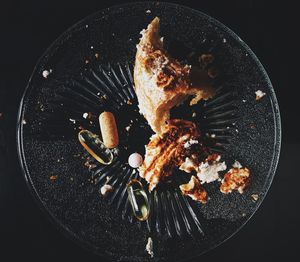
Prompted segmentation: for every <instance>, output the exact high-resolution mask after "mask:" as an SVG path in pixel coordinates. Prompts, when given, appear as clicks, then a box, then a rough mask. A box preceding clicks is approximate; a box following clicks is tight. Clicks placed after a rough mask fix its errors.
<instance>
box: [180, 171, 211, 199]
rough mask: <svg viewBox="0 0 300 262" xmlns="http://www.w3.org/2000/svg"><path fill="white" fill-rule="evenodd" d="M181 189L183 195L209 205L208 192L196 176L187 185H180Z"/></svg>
mask: <svg viewBox="0 0 300 262" xmlns="http://www.w3.org/2000/svg"><path fill="white" fill-rule="evenodd" d="M179 188H180V190H181V192H182V194H183V195H186V196H189V197H190V198H192V199H193V200H195V201H199V202H201V203H203V204H205V203H207V192H206V191H205V189H204V188H203V187H202V185H201V183H200V181H199V180H198V179H197V178H196V177H195V176H192V177H191V179H190V181H189V182H188V183H187V184H183V185H180V186H179Z"/></svg>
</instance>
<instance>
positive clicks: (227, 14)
mask: <svg viewBox="0 0 300 262" xmlns="http://www.w3.org/2000/svg"><path fill="white" fill-rule="evenodd" d="M177 2H179V1H177ZM197 2H198V3H196V1H195V2H189V1H184V4H185V5H188V6H190V7H193V8H195V9H198V10H201V11H203V12H205V13H207V14H209V15H211V16H213V17H214V18H216V19H218V20H220V21H221V22H223V23H224V24H225V25H227V26H228V27H230V28H231V29H233V31H235V32H236V33H237V34H238V35H239V36H240V37H241V38H242V39H243V40H244V41H245V42H246V43H247V44H248V45H249V46H250V47H251V48H252V50H253V51H254V52H255V53H256V55H257V56H258V57H259V59H260V60H261V62H262V64H263V65H264V66H265V68H266V70H267V72H268V73H269V76H270V78H271V81H272V83H273V85H274V89H275V92H276V94H277V97H278V100H279V105H280V109H281V115H282V125H283V141H282V151H281V158H280V162H279V165H278V169H277V174H276V176H275V179H274V182H273V185H272V187H271V189H270V191H269V193H268V195H267V197H266V198H265V201H264V202H263V204H262V206H261V207H260V209H259V210H258V212H257V213H256V214H255V215H254V217H253V218H252V219H251V220H250V222H249V223H248V224H247V225H246V226H245V227H244V228H243V229H242V230H241V231H240V232H239V233H238V234H236V235H235V236H234V237H232V238H231V239H230V240H229V241H227V242H226V243H224V244H222V245H221V246H219V247H218V248H216V249H214V250H213V251H211V252H209V253H207V254H205V255H203V256H202V257H201V259H203V260H206V261H207V260H208V259H210V260H213V261H216V260H217V259H221V258H223V259H224V257H225V258H228V259H226V260H229V258H230V260H231V261H241V260H243V261H252V260H256V259H266V260H269V259H276V258H277V259H278V258H280V259H291V258H292V257H294V255H296V253H297V243H298V242H299V241H296V240H297V239H298V238H299V233H300V232H299V228H300V227H299V225H298V223H297V222H298V221H299V203H298V201H299V200H300V199H299V189H298V188H299V186H298V185H299V182H300V175H299V174H298V172H299V171H298V168H297V166H296V165H297V161H300V160H299V156H300V150H299V146H300V136H299V134H298V130H297V128H296V126H297V121H298V120H299V117H298V113H299V111H300V110H299V109H297V108H298V107H297V105H298V104H299V102H298V100H299V99H298V96H297V90H298V89H299V83H298V82H296V81H295V79H296V77H297V76H298V74H299V73H298V74H297V73H296V68H297V66H296V61H295V59H296V58H295V53H296V52H298V51H295V50H298V49H299V47H295V48H294V45H295V39H297V38H298V37H297V34H298V31H299V30H297V27H296V26H297V23H296V21H297V20H299V19H298V18H297V16H294V15H293V10H295V7H293V6H290V5H289V4H288V3H284V5H279V4H274V3H273V2H274V1H270V2H266V1H250V0H243V1H212V0H210V1H197ZM118 3H124V1H100V0H98V1H84V2H82V1H72V2H71V1H70V2H67V1H64V2H63V1H18V2H14V1H6V3H5V1H3V2H1V9H0V10H1V15H0V33H1V34H0V35H1V38H0V39H1V40H0V54H1V55H0V261H18V260H19V259H20V258H22V260H24V259H25V260H26V261H27V260H29V259H30V260H31V261H33V262H34V261H63V260H67V261H73V262H76V261H85V262H90V261H101V260H100V259H99V258H97V257H95V256H94V255H92V254H90V253H88V252H87V251H85V250H83V249H81V248H79V247H78V246H77V245H76V244H74V243H73V242H71V241H70V240H68V239H66V238H65V237H64V236H62V235H61V234H60V232H59V231H58V230H57V229H56V228H55V226H54V225H52V224H51V223H50V222H49V221H48V219H47V218H46V217H45V216H44V214H43V213H42V212H41V211H40V210H39V208H38V207H37V205H36V203H35V202H34V200H33V198H32V197H31V195H30V193H29V191H28V189H27V186H26V184H25V181H24V178H23V176H22V174H21V170H20V167H19V163H18V159H17V152H16V139H15V125H16V114H17V109H18V104H19V101H20V97H21V95H22V92H23V90H24V88H25V86H26V83H27V81H28V79H29V76H30V74H31V72H32V70H33V67H34V65H35V63H36V61H37V59H38V58H39V56H40V55H41V54H42V53H43V52H44V51H45V49H46V48H47V47H48V46H49V45H50V44H51V42H52V41H53V40H55V39H56V38H57V37H58V36H59V35H60V34H61V33H62V32H63V31H65V30H66V29H67V28H68V27H70V26H71V25H73V24H74V23H75V22H77V21H79V20H80V19H82V18H84V17H85V16H87V15H89V14H91V13H93V12H95V11H97V10H99V9H102V8H104V7H108V6H110V5H113V4H118ZM182 3H183V1H182ZM298 68H299V67H298ZM297 102H298V104H297ZM229 250H230V251H229ZM198 260H200V259H198ZM198 260H194V261H198ZM226 260H225V261H226Z"/></svg>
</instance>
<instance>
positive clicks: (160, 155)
mask: <svg viewBox="0 0 300 262" xmlns="http://www.w3.org/2000/svg"><path fill="white" fill-rule="evenodd" d="M166 127H167V128H166V130H165V132H164V133H163V134H162V135H161V136H158V135H154V136H153V137H152V138H151V140H150V142H149V144H148V145H147V146H146V154H145V158H144V162H143V164H142V166H141V167H140V169H139V171H140V176H141V177H143V178H145V179H146V180H147V181H148V182H149V183H150V186H149V189H150V191H151V190H152V189H153V188H154V187H155V186H156V184H158V183H159V182H160V181H161V180H163V179H165V178H166V177H169V176H170V175H171V174H172V172H173V170H174V169H175V168H176V167H179V166H180V165H181V164H182V163H183V162H184V160H185V158H186V157H187V156H191V155H195V156H197V158H198V160H195V161H198V162H200V161H201V160H202V159H200V158H201V157H203V155H204V154H205V153H204V152H206V148H205V147H204V146H203V145H202V144H201V143H200V138H201V134H200V131H199V130H198V128H197V126H196V125H195V124H194V123H193V122H190V121H186V120H180V119H172V120H169V121H168V122H167V125H166ZM191 139H193V140H199V143H198V144H195V145H193V146H191V147H189V148H185V146H184V145H185V143H186V142H187V141H189V140H191Z"/></svg>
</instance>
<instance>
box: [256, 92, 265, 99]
mask: <svg viewBox="0 0 300 262" xmlns="http://www.w3.org/2000/svg"><path fill="white" fill-rule="evenodd" d="M255 95H256V98H255V100H256V101H258V100H260V99H262V98H263V97H264V96H265V95H266V93H264V92H263V91H261V90H257V91H256V92H255Z"/></svg>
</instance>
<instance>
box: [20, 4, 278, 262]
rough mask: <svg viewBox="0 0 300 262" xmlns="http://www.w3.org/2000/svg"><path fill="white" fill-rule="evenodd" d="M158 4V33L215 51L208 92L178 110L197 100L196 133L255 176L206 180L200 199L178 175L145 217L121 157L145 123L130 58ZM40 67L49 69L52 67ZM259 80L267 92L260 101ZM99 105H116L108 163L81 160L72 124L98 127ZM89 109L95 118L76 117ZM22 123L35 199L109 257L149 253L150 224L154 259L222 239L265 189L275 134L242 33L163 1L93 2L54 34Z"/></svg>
mask: <svg viewBox="0 0 300 262" xmlns="http://www.w3.org/2000/svg"><path fill="white" fill-rule="evenodd" d="M155 16H158V17H160V18H161V34H162V35H163V36H164V38H165V42H166V46H167V48H168V49H169V51H170V52H171V53H172V54H173V55H174V56H176V57H177V58H178V59H181V60H188V62H189V63H192V64H193V63H196V62H197V56H199V54H202V53H208V52H210V53H213V54H214V56H215V58H216V60H215V64H214V66H215V67H216V68H217V69H218V71H219V72H220V74H219V76H218V77H217V78H216V80H215V82H214V85H215V87H216V89H217V95H216V97H215V98H214V99H213V100H211V101H208V102H207V103H203V102H202V103H201V104H199V105H197V106H196V107H192V108H187V107H182V109H181V110H175V111H174V112H173V113H174V114H175V115H176V114H177V115H179V116H184V117H186V118H188V119H189V118H191V115H192V112H194V111H195V112H196V113H197V114H196V117H195V118H193V119H194V121H196V122H197V123H198V124H199V125H200V127H201V130H202V132H203V134H206V133H207V135H208V136H211V135H212V134H214V136H213V139H209V140H208V141H209V143H210V145H209V146H210V148H211V150H212V151H217V152H221V153H222V155H223V158H224V159H225V160H226V162H227V164H228V166H230V165H231V164H232V163H233V162H234V160H239V161H240V162H241V163H242V164H243V165H245V166H247V167H249V168H250V170H251V172H252V179H251V183H250V186H249V187H248V189H247V190H246V191H245V193H244V194H239V193H236V192H233V193H232V194H228V195H223V194H221V193H220V192H219V189H218V186H219V185H218V183H212V184H209V185H205V187H206V189H207V191H208V193H209V196H210V199H209V201H208V203H207V204H206V205H203V204H199V203H195V202H194V201H191V199H189V198H186V197H183V196H182V195H181V194H180V192H179V191H178V190H177V189H176V186H174V185H173V186H167V187H159V188H158V189H157V190H155V191H154V192H153V193H152V194H151V195H149V198H150V201H151V211H152V212H151V216H150V219H149V220H148V221H147V222H138V221H136V220H135V219H134V218H133V217H132V215H131V212H130V206H129V204H128V200H127V192H126V183H127V182H128V181H129V180H130V179H132V178H138V174H137V173H136V172H135V171H134V170H133V169H131V168H130V167H129V166H128V164H127V163H126V162H127V155H128V154H130V153H131V152H133V151H139V152H141V153H143V148H144V145H145V144H146V143H147V141H148V139H149V136H150V135H151V130H150V129H149V127H148V126H147V123H146V121H145V120H144V119H143V117H142V116H140V115H139V114H138V110H137V101H136V97H135V94H134V91H133V88H132V85H133V83H132V82H133V81H132V68H133V62H134V56H135V52H136V44H137V43H138V40H139V37H140V35H139V32H140V31H141V30H142V29H143V28H145V27H146V26H147V24H148V23H149V22H150V21H151V20H152V19H153V18H154V17H155ZM190 54H192V55H191V56H189V55H190ZM187 57H188V58H187ZM50 69H51V70H50ZM44 70H48V71H49V72H50V74H49V76H48V77H47V78H44V77H43V71H44ZM257 90H262V91H263V92H265V93H266V96H264V97H263V98H262V99H261V100H259V101H256V99H255V97H256V96H255V91H257ZM103 110H110V111H113V112H114V113H115V115H116V117H117V122H118V126H119V131H120V139H121V147H120V148H119V150H120V152H119V156H117V157H116V160H115V163H114V165H113V166H108V167H105V168H104V167H103V166H101V165H99V164H97V163H95V162H93V161H92V160H91V159H89V163H87V165H86V166H85V163H86V161H87V159H88V155H87V153H86V152H85V151H84V149H83V148H82V147H81V145H80V144H79V142H78V140H77V133H78V131H79V129H80V128H82V127H84V128H87V129H90V130H91V131H93V132H95V133H99V126H98V123H97V115H98V114H99V113H100V112H102V111H103ZM84 112H90V113H91V118H90V119H88V120H87V119H85V118H83V117H82V114H83V113H84ZM93 115H94V116H96V117H93ZM191 119H192V118H191ZM131 120H133V122H131ZM128 125H131V128H130V131H129V132H127V131H126V130H125V128H126V126H128ZM17 130H18V132H17V140H18V149H19V157H20V162H21V165H22V168H23V170H24V175H25V178H26V181H27V183H28V185H29V188H30V190H31V191H32V193H33V194H34V196H35V197H36V198H37V200H38V202H39V204H40V206H41V207H42V209H43V210H44V211H46V213H47V215H48V216H49V217H50V218H51V219H52V220H53V221H54V222H55V224H56V225H58V227H59V228H60V229H62V231H63V232H65V233H66V234H67V235H68V236H70V237H71V238H72V239H74V240H76V242H78V243H79V244H80V245H81V246H84V247H87V248H88V249H89V250H91V251H93V252H95V253H97V254H99V255H100V256H104V257H106V258H110V259H112V260H114V261H116V260H118V261H148V260H150V257H149V255H148V254H147V252H146V251H145V246H146V243H147V239H148V237H149V236H151V237H152V239H153V241H154V254H155V256H154V258H153V259H152V261H165V260H172V261H179V260H184V259H188V258H191V257H194V256H198V255H200V254H202V253H203V252H206V251H207V250H209V249H211V248H213V247H215V246H217V245H218V244H220V243H222V242H223V241H224V240H226V239H228V238H229V237H230V236H232V235H233V234H234V233H235V232H237V231H238V230H239V229H240V228H241V227H242V226H243V225H244V224H245V223H246V222H247V220H249V218H250V217H251V216H252V215H253V213H254V212H255V211H256V210H257V208H258V206H259V205H260V203H261V202H262V200H263V198H264V196H265V194H266V193H267V191H268V189H269V187H270V185H271V182H272V179H273V177H274V174H275V170H276V166H277V162H278V158H279V151H280V141H281V127H280V115H279V108H278V104H277V100H276V97H275V93H274V90H273V87H272V84H271V82H270V80H269V78H268V76H267V74H266V72H265V70H264V68H263V67H262V65H261V64H260V62H259V61H258V59H257V57H256V56H255V55H254V53H253V52H252V51H251V50H250V49H249V47H248V46H247V45H246V44H245V43H244V42H243V40H241V39H240V38H239V37H238V36H237V35H235V34H234V33H233V32H232V31H231V30H229V29H228V28H227V27H225V26H224V25H222V24H221V23H220V22H218V21H216V20H214V19H213V18H211V17H209V16H207V15H205V14H203V13H201V12H198V11H195V10H192V9H190V8H187V7H183V6H179V5H174V4H168V3H158V2H157V3H156V2H143V3H132V4H128V5H123V6H117V7H113V8H108V9H105V10H102V11H99V12H97V13H96V14H94V15H91V16H89V17H87V18H85V19H84V20H82V21H81V22H79V23H77V24H76V25H74V26H73V27H71V28H70V29H69V30H67V31H66V32H65V33H64V34H63V35H62V36H60V37H59V38H58V39H57V40H56V41H55V42H54V43H53V44H52V45H51V46H50V48H49V49H48V50H47V51H46V52H45V54H44V55H43V56H42V57H41V59H40V60H39V62H38V63H37V65H36V67H35V69H34V72H33V74H32V76H31V78H30V81H29V83H28V86H27V88H26V90H25V93H24V96H23V98H22V101H21V105H20V111H19V119H18V123H17ZM107 177H110V180H109V181H108V183H110V184H112V185H113V186H114V188H115V192H114V193H112V194H111V195H110V196H109V197H108V198H103V197H102V196H101V195H100V194H99V188H100V187H101V185H103V183H105V182H106V178H107ZM253 194H255V195H258V199H257V200H256V201H255V199H253V197H252V196H253Z"/></svg>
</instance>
